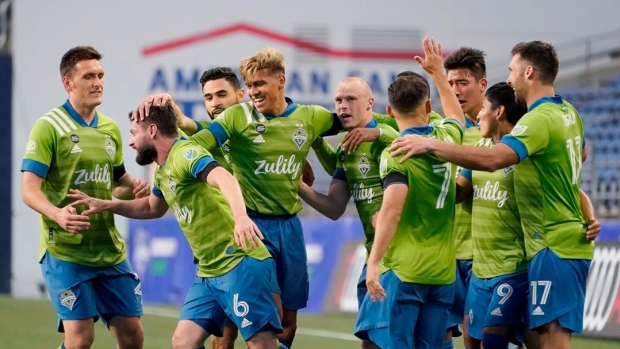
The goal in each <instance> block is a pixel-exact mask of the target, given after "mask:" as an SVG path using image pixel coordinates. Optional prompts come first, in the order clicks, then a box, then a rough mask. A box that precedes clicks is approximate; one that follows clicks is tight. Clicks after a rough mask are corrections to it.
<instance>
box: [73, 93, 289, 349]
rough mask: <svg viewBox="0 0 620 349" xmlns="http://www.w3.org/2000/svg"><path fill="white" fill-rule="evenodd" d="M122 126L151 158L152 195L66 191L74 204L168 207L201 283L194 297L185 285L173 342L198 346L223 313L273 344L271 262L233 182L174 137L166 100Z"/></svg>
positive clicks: (180, 347) (154, 211)
mask: <svg viewBox="0 0 620 349" xmlns="http://www.w3.org/2000/svg"><path fill="white" fill-rule="evenodd" d="M130 117H131V116H130ZM130 132H131V140H130V142H129V145H130V146H131V147H132V148H134V149H135V150H136V162H137V163H138V164H140V165H148V164H151V163H153V162H156V163H157V165H158V167H157V169H156V171H155V175H154V177H155V179H154V183H155V185H154V188H153V193H152V195H150V196H149V197H148V198H142V199H138V200H133V201H109V200H100V199H94V198H90V197H88V196H86V195H85V194H83V193H81V192H79V191H72V194H70V195H69V196H70V197H71V198H74V199H78V201H76V202H75V203H74V205H78V206H79V205H87V206H88V207H89V208H88V210H86V211H84V212H83V213H82V214H83V215H92V214H97V213H99V212H104V211H110V212H114V213H116V214H120V215H123V216H125V217H129V218H135V219H150V218H158V217H161V216H163V215H164V214H165V213H166V211H167V210H168V208H171V209H172V211H173V213H174V215H175V217H176V219H177V222H178V223H179V226H180V227H181V230H182V231H183V233H184V234H185V237H186V238H187V240H188V242H189V244H190V246H191V248H192V252H193V254H194V256H195V258H196V259H197V260H198V270H197V280H196V281H195V282H194V285H196V284H200V285H201V286H202V288H203V289H204V291H201V292H198V295H199V296H200V297H199V298H198V299H197V298H195V294H193V292H195V291H196V290H195V287H192V288H190V291H189V292H188V295H187V298H186V300H185V303H184V304H183V309H182V310H181V312H182V313H185V314H192V315H193V316H192V317H191V318H188V319H183V318H181V320H180V321H179V323H178V325H177V328H176V330H175V332H174V335H173V337H172V347H173V348H175V349H194V348H198V347H202V346H203V344H204V341H205V340H206V338H207V337H208V336H209V335H210V334H221V333H222V330H223V326H224V323H225V322H226V321H227V319H230V321H232V322H234V323H235V324H236V325H237V326H238V327H239V328H240V329H241V334H242V336H243V338H244V339H245V340H246V343H247V344H248V346H249V348H250V349H252V348H273V349H275V348H278V347H279V344H278V340H277V335H276V332H279V331H280V330H281V326H280V319H279V316H278V311H277V308H276V303H275V300H274V298H273V297H272V295H271V292H270V291H271V290H273V289H274V284H275V282H276V280H275V264H274V262H273V258H271V256H270V255H269V251H267V248H265V246H264V244H263V243H262V242H261V241H260V231H259V230H258V228H257V227H256V225H255V224H254V222H252V220H251V219H250V217H248V215H247V213H246V211H245V205H244V202H243V196H242V194H241V188H240V187H239V183H238V182H237V181H236V180H235V178H234V177H233V176H232V175H231V174H230V173H229V172H228V171H226V170H225V169H223V168H222V167H221V166H219V164H218V163H217V161H215V160H214V159H213V158H212V157H211V156H210V154H209V153H208V152H207V151H205V150H204V149H202V148H201V147H200V146H198V145H197V144H195V143H193V142H190V141H187V140H186V139H184V138H179V137H178V132H177V123H176V117H175V112H174V109H173V108H172V106H171V105H167V106H163V107H151V110H150V117H149V119H147V120H146V121H139V120H138V119H137V118H136V119H134V120H132V125H131V131H130ZM205 182H206V183H205ZM247 243H249V245H250V248H247ZM206 295H208V297H207V296H206ZM202 348H204V347H202Z"/></svg>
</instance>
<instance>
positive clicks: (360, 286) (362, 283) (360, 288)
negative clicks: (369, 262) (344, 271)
mask: <svg viewBox="0 0 620 349" xmlns="http://www.w3.org/2000/svg"><path fill="white" fill-rule="evenodd" d="M366 293H368V287H366V264H364V267H363V268H362V273H361V274H360V278H359V280H357V309H362V303H363V302H364V297H366Z"/></svg>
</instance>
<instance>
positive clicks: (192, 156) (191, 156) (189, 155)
mask: <svg viewBox="0 0 620 349" xmlns="http://www.w3.org/2000/svg"><path fill="white" fill-rule="evenodd" d="M184 157H185V158H186V159H187V160H189V161H192V160H194V159H195V158H197V157H198V151H197V150H196V149H194V148H192V149H190V150H188V151H187V152H185V155H184Z"/></svg>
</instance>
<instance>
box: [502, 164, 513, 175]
mask: <svg viewBox="0 0 620 349" xmlns="http://www.w3.org/2000/svg"><path fill="white" fill-rule="evenodd" d="M514 170H515V167H514V166H508V167H506V168H504V169H502V171H504V177H507V176H508V175H509V174H510V172H512V171H514Z"/></svg>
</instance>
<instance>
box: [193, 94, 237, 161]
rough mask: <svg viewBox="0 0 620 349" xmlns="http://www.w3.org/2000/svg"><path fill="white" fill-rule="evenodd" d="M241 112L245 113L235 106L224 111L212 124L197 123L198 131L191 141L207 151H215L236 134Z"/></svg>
mask: <svg viewBox="0 0 620 349" xmlns="http://www.w3.org/2000/svg"><path fill="white" fill-rule="evenodd" d="M239 111H240V112H241V113H243V110H242V109H241V107H240V106H239V105H235V106H232V107H230V108H228V109H226V110H224V111H223V112H222V113H220V115H219V116H218V117H217V118H216V119H215V121H214V122H210V123H209V124H208V125H205V124H201V123H196V126H198V129H197V132H196V133H195V134H194V135H193V136H192V137H191V140H192V141H194V142H196V143H198V144H199V145H200V146H201V147H203V148H205V149H207V150H213V149H215V148H217V147H219V146H221V145H222V144H224V143H225V142H226V141H227V140H228V139H229V138H230V137H231V135H233V134H235V133H236V129H235V126H236V124H238V123H237V122H236V120H235V119H236V115H238V112H239ZM244 119H245V116H244ZM205 126H206V127H205Z"/></svg>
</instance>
